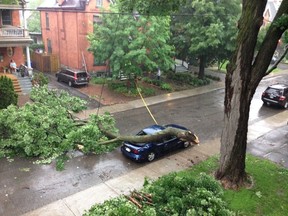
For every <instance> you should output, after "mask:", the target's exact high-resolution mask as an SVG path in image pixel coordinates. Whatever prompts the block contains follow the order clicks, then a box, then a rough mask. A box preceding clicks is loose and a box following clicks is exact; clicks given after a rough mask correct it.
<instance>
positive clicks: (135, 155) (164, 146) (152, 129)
mask: <svg viewBox="0 0 288 216" xmlns="http://www.w3.org/2000/svg"><path fill="white" fill-rule="evenodd" d="M167 127H174V128H178V129H182V130H187V131H189V130H188V129H187V128H185V127H183V126H180V125H176V124H169V125H164V126H161V125H152V126H149V127H146V128H144V129H142V130H141V131H140V132H138V133H137V134H136V136H143V135H152V134H155V133H157V132H160V131H163V130H164V129H165V128H167ZM193 136H195V140H197V141H198V138H197V136H196V135H194V134H193ZM188 146H190V142H186V141H183V140H180V139H179V138H178V137H176V136H170V137H166V138H165V139H163V140H159V141H158V142H147V143H131V142H127V141H125V142H123V144H122V146H121V152H122V153H123V155H124V156H126V157H127V158H129V159H132V160H134V161H137V162H143V161H148V162H151V161H153V160H154V159H155V158H156V157H159V156H161V155H164V154H165V153H167V152H170V151H172V150H176V149H179V148H187V147H188Z"/></svg>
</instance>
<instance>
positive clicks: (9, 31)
mask: <svg viewBox="0 0 288 216" xmlns="http://www.w3.org/2000/svg"><path fill="white" fill-rule="evenodd" d="M0 37H24V29H21V28H0Z"/></svg>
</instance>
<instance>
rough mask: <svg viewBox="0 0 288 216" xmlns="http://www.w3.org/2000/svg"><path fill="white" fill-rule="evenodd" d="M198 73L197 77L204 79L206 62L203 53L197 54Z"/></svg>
mask: <svg viewBox="0 0 288 216" xmlns="http://www.w3.org/2000/svg"><path fill="white" fill-rule="evenodd" d="M199 61H200V62H199V73H198V78H199V79H204V72H205V63H206V57H205V56H204V55H201V56H199Z"/></svg>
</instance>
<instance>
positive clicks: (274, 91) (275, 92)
mask: <svg viewBox="0 0 288 216" xmlns="http://www.w3.org/2000/svg"><path fill="white" fill-rule="evenodd" d="M266 92H267V93H268V94H273V95H283V90H282V89H275V88H268V89H267V90H266Z"/></svg>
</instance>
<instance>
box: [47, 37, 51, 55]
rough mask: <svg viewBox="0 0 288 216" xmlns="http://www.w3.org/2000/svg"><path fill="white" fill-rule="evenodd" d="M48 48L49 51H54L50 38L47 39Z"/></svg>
mask: <svg viewBox="0 0 288 216" xmlns="http://www.w3.org/2000/svg"><path fill="white" fill-rule="evenodd" d="M47 48H48V53H52V42H51V40H50V39H47Z"/></svg>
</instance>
